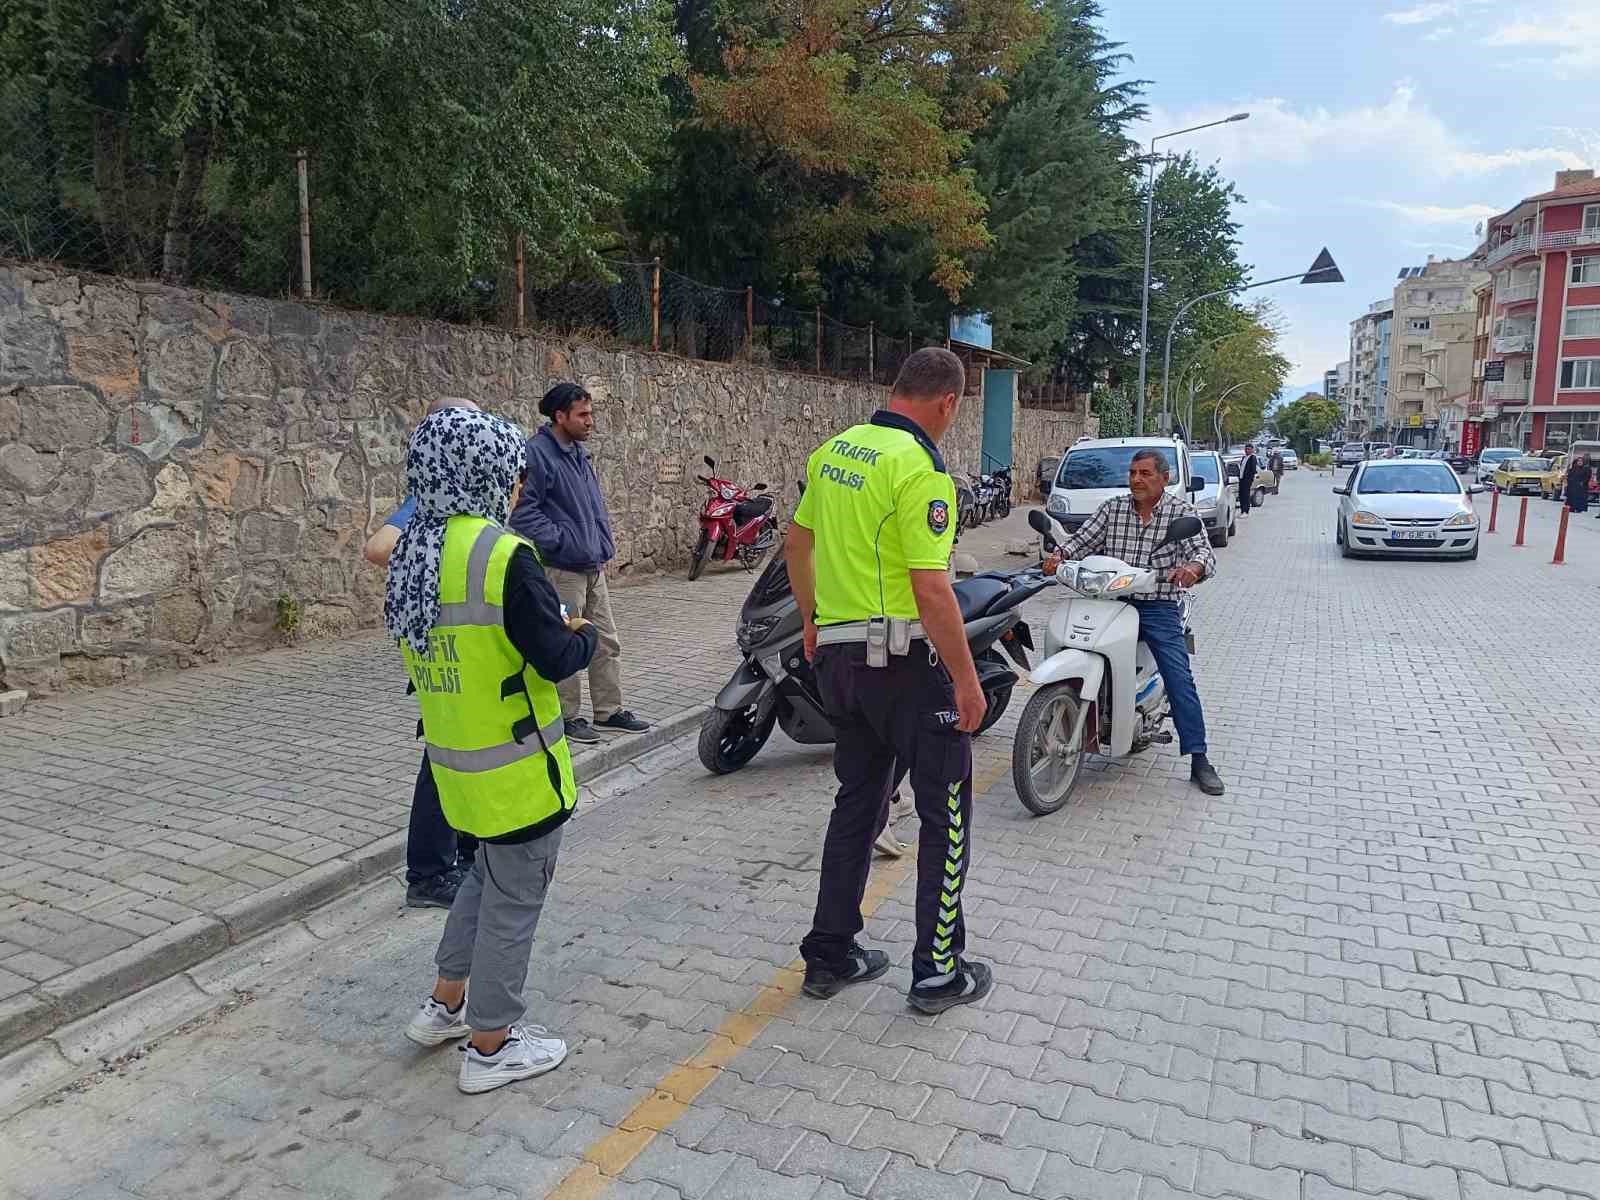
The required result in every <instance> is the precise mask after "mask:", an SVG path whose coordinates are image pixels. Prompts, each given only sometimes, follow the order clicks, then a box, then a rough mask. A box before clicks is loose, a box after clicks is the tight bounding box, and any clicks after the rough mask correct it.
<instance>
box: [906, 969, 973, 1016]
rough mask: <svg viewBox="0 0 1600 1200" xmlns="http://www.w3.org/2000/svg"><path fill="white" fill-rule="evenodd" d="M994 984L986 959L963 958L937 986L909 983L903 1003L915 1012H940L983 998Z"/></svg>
mask: <svg viewBox="0 0 1600 1200" xmlns="http://www.w3.org/2000/svg"><path fill="white" fill-rule="evenodd" d="M992 986H994V972H993V971H991V970H989V967H988V965H987V964H986V963H981V962H968V961H967V960H966V959H962V960H961V963H960V965H959V966H957V968H956V974H955V978H954V979H951V980H949V981H948V982H946V983H941V984H939V986H937V987H919V986H917V985H916V984H912V985H911V990H910V991H909V992H907V993H906V1003H907V1004H909V1005H910V1006H911V1007H912V1008H914V1009H916V1010H917V1011H918V1012H925V1013H929V1014H932V1013H942V1012H943V1011H944V1010H945V1009H947V1008H954V1007H955V1006H956V1005H958V1004H971V1003H973V1002H974V1001H976V1000H982V999H983V998H984V997H985V996H987V995H988V994H989V989H990V988H991V987H992Z"/></svg>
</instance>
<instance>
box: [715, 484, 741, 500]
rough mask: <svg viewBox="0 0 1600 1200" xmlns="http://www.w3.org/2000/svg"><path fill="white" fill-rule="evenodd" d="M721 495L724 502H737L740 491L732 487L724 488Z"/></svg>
mask: <svg viewBox="0 0 1600 1200" xmlns="http://www.w3.org/2000/svg"><path fill="white" fill-rule="evenodd" d="M719 494H720V495H721V496H722V498H723V499H724V500H737V499H738V498H739V493H738V490H737V489H735V488H731V487H725V488H722V489H721V490H720V492H719Z"/></svg>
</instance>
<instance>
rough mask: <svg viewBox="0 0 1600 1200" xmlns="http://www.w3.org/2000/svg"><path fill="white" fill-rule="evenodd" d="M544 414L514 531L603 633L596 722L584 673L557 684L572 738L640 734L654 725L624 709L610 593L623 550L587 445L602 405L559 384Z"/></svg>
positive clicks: (592, 688)
mask: <svg viewBox="0 0 1600 1200" xmlns="http://www.w3.org/2000/svg"><path fill="white" fill-rule="evenodd" d="M539 411H540V412H541V413H543V414H544V415H545V416H546V417H548V418H549V419H550V424H548V425H545V426H543V427H542V428H540V430H539V432H538V433H536V434H534V435H533V436H532V437H531V438H529V439H528V479H527V482H526V483H525V484H524V485H523V488H522V498H521V499H520V500H519V501H518V502H517V507H516V509H515V510H514V511H513V512H512V514H511V528H512V529H514V530H516V532H518V533H520V534H522V536H523V537H525V538H528V539H529V540H530V541H532V542H533V544H534V545H536V546H538V547H539V554H540V556H541V557H542V558H543V559H544V567H545V572H546V574H547V575H549V577H550V582H551V583H553V584H555V588H556V593H557V594H558V595H559V596H560V597H561V603H562V604H564V605H565V606H566V608H567V611H568V612H569V613H570V614H571V615H572V616H574V617H583V618H584V619H585V620H587V621H589V622H590V623H591V624H592V625H593V626H594V627H595V629H596V630H597V631H598V632H599V634H600V644H599V648H598V649H597V650H596V651H595V655H594V659H593V660H592V661H591V662H590V664H589V704H590V706H591V707H592V708H593V709H594V724H593V725H591V724H590V723H589V722H588V721H586V720H584V719H583V718H582V717H580V716H578V709H579V708H580V707H581V705H582V702H583V684H582V683H581V682H580V681H579V679H578V676H577V675H573V676H570V677H569V678H567V679H564V680H562V681H561V682H560V683H559V684H557V689H556V690H557V691H558V692H559V693H560V695H561V716H562V718H563V719H564V721H565V722H566V730H567V737H568V738H569V739H570V740H572V741H574V742H597V741H599V740H600V738H599V735H598V734H597V733H596V732H595V731H596V729H604V730H608V731H612V732H621V733H639V732H642V731H643V730H646V729H648V728H650V726H649V725H648V724H647V723H646V722H644V721H641V720H640V719H639V718H638V717H636V716H634V715H633V714H632V713H631V712H629V711H628V710H627V709H625V708H623V707H622V673H621V668H620V661H619V660H620V656H621V654H622V643H621V642H619V641H618V640H617V623H616V621H615V620H613V619H612V616H611V594H610V593H609V592H608V591H607V590H606V574H605V565H606V563H607V562H609V561H610V559H611V557H612V555H614V554H615V553H616V549H617V548H616V544H615V542H613V541H612V538H611V518H610V517H609V516H608V515H607V514H606V505H605V501H604V500H603V499H602V498H601V495H600V481H599V479H598V478H596V476H595V473H594V465H593V463H591V462H590V461H589V456H588V454H587V453H585V452H584V449H583V443H584V442H586V441H588V440H589V435H590V434H592V433H593V432H594V402H593V400H592V399H591V398H590V396H589V393H588V392H586V391H584V390H583V388H581V387H580V386H578V385H577V384H576V383H558V384H556V386H555V387H553V388H551V389H550V390H549V391H548V392H546V393H545V396H544V399H543V400H541V401H540V402H539Z"/></svg>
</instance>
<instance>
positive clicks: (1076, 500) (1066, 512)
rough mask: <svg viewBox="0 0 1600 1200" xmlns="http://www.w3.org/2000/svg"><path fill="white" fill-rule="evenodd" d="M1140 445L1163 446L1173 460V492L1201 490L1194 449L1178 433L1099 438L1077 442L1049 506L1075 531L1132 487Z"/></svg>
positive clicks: (1184, 495)
mask: <svg viewBox="0 0 1600 1200" xmlns="http://www.w3.org/2000/svg"><path fill="white" fill-rule="evenodd" d="M1140 450H1159V451H1160V452H1161V454H1162V457H1164V458H1165V459H1166V460H1167V468H1168V471H1169V475H1168V481H1167V492H1168V493H1169V494H1171V495H1173V496H1176V497H1178V499H1180V500H1190V499H1191V498H1192V497H1193V496H1194V494H1195V493H1196V492H1198V491H1200V488H1201V486H1202V485H1201V484H1200V483H1199V481H1197V480H1195V478H1194V476H1193V474H1192V472H1191V471H1190V468H1189V449H1188V447H1187V446H1185V445H1184V444H1183V443H1182V442H1181V441H1178V440H1176V439H1175V438H1162V437H1126V438H1093V439H1085V440H1083V441H1080V442H1075V443H1074V444H1073V445H1072V447H1071V448H1070V449H1069V450H1068V451H1067V455H1066V457H1065V458H1063V459H1062V460H1061V469H1060V470H1059V471H1057V472H1056V481H1055V485H1054V486H1053V487H1052V488H1051V489H1050V499H1049V501H1048V502H1047V503H1046V505H1045V511H1047V512H1048V513H1049V514H1050V515H1051V516H1052V517H1054V518H1055V519H1056V520H1058V521H1060V522H1061V524H1062V525H1064V526H1066V528H1067V529H1068V530H1069V531H1071V530H1075V529H1077V528H1078V526H1079V525H1082V524H1083V523H1084V522H1085V521H1087V520H1088V519H1089V514H1090V513H1092V512H1094V510H1095V509H1097V508H1099V507H1100V506H1101V505H1102V504H1104V503H1105V502H1106V501H1107V500H1109V499H1111V498H1112V497H1113V496H1120V495H1123V494H1124V493H1126V492H1127V490H1128V465H1129V464H1130V463H1132V462H1133V456H1134V455H1135V454H1137V453H1138V452H1139V451H1140Z"/></svg>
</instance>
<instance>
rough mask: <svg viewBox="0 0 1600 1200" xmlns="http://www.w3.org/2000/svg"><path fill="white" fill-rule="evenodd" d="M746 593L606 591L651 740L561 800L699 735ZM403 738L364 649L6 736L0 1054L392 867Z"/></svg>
mask: <svg viewBox="0 0 1600 1200" xmlns="http://www.w3.org/2000/svg"><path fill="white" fill-rule="evenodd" d="M752 579H753V576H751V575H750V574H748V573H746V572H745V571H744V570H742V569H739V568H733V569H727V568H720V569H713V570H712V571H710V572H709V573H708V574H707V575H706V576H704V577H703V578H701V579H700V580H699V581H698V582H696V583H692V584H691V583H688V582H687V581H685V580H683V579H660V580H652V581H650V582H647V583H641V584H639V585H636V586H631V587H617V588H614V589H613V591H612V604H613V608H614V610H615V613H616V618H617V625H618V629H619V632H620V635H621V639H622V645H623V670H622V675H623V688H624V697H625V703H626V704H627V705H628V707H629V708H631V709H633V710H634V711H635V712H637V713H639V714H640V715H641V716H643V717H644V718H645V719H647V720H650V721H652V722H654V723H655V729H654V730H652V731H651V733H648V734H641V735H637V736H632V735H616V736H612V735H604V736H606V738H607V740H606V741H605V742H602V743H601V744H600V745H599V746H594V747H578V746H574V747H573V750H574V754H573V761H574V766H575V768H576V770H577V773H578V776H579V778H580V779H583V778H592V777H593V776H594V775H595V774H597V773H599V772H601V771H604V770H607V769H609V768H610V767H612V766H615V765H617V764H618V763H619V762H622V761H626V759H627V758H629V757H632V756H633V755H635V754H637V753H641V752H642V751H643V750H646V749H648V748H649V747H651V746H653V745H657V744H659V743H660V742H662V741H663V740H666V739H667V738H669V737H672V736H675V735H676V734H679V733H683V732H686V731H688V730H689V729H691V728H693V727H695V726H696V725H698V723H699V718H700V712H701V710H702V709H703V707H704V705H705V704H706V703H707V702H708V701H709V700H710V699H711V698H712V697H713V696H715V695H716V692H717V690H718V689H719V688H720V687H721V686H722V684H723V683H724V682H725V681H726V680H727V677H728V675H729V673H730V672H731V671H732V669H733V666H734V664H735V662H736V660H737V650H736V648H735V646H734V641H733V630H734V621H735V618H736V616H737V613H738V610H739V606H740V604H741V603H742V602H743V600H744V597H745V594H746V593H747V592H748V590H749V587H750V584H751V582H752ZM585 695H586V696H587V691H586V692H585ZM415 730H416V702H415V701H414V700H413V699H412V698H411V697H409V696H407V695H406V694H405V672H404V670H403V668H402V665H401V661H400V656H399V655H398V654H397V653H396V651H395V650H394V648H393V647H392V646H391V645H390V643H389V642H388V641H387V639H386V638H385V637H384V636H383V635H382V634H379V633H370V634H365V635H362V636H358V637H354V638H351V639H349V640H345V641H338V642H319V643H316V644H314V645H309V646H303V647H296V648H293V649H284V650H277V651H272V652H269V653H265V654H260V655H255V656H251V657H246V658H240V659H238V660H236V661H233V662H227V663H224V664H221V665H219V666H214V667H201V668H197V669H194V670H190V671H185V672H182V673H179V674H174V675H165V676H161V677H159V678H156V679H153V680H151V681H149V682H146V683H141V684H138V685H136V686H128V687H115V688H106V689H103V690H100V691H96V692H89V693H82V694H76V695H69V696H65V697H61V698H57V699H51V700H42V701H41V700H35V701H31V702H30V703H29V704H28V706H27V708H26V709H25V711H24V712H23V713H22V714H21V715H20V716H16V717H8V718H6V719H5V721H4V722H3V724H0V820H3V821H4V827H5V829H6V834H7V836H6V839H5V842H4V844H3V846H0V1054H4V1053H6V1052H7V1051H9V1050H11V1049H14V1048H15V1047H16V1046H18V1045H20V1044H22V1043H23V1042H25V1041H27V1040H29V1039H32V1038H35V1037H38V1036H40V1035H41V1034H43V1033H45V1032H47V1031H48V1030H49V1029H51V1028H53V1027H55V1026H57V1025H59V1024H62V1023H63V1022H65V1021H68V1020H71V1019H73V1018H75V1017H79V1016H82V1015H84V1014H85V1013H88V1012H91V1011H93V1010H94V1009H97V1008H99V1007H101V1006H103V1005H105V1004H107V1003H109V1002H111V1001H112V1000H115V999H117V998H119V997H121V996H125V995H128V994H130V993H132V992H134V991H137V990H139V989H140V988H141V987H144V986H147V985H148V984H151V983H153V982H155V981H157V980H160V979H162V978H165V977H167V976H168V975H171V974H173V973H174V972H177V971H181V970H183V969H184V968H185V967H188V966H191V965H193V964H194V963H195V962H198V961H200V960H201V959H203V958H206V957H208V956H209V955H211V954H214V953H216V952H217V951H218V950H220V949H221V948H223V947H225V946H227V945H229V944H231V943H236V942H239V941H242V940H244V939H246V938H248V937H250V936H251V935H252V934H255V933H258V932H260V931H261V930H263V929H265V928H268V927H269V926H272V925H275V924H278V923H279V922H281V921H283V920H285V919H287V918H288V917H290V916H292V915H294V914H296V913H298V912H302V911H304V910H305V909H307V908H309V907H312V906H313V905H315V904H318V903H321V902H322V901H324V900H326V899H328V898H329V897H331V896H334V895H336V894H338V893H339V892H342V891H344V890H345V889H347V888H349V887H353V886H355V885H356V884H358V883H360V882H362V881H364V880H367V879H370V878H373V877H374V876H376V875H379V874H382V873H383V872H386V871H389V870H392V869H393V868H395V867H396V866H397V865H398V864H400V863H401V862H402V861H403V859H404V853H405V830H406V824H407V816H408V813H409V810H410V805H411V789H412V783H413V780H414V779H415V777H416V771H417V765H418V761H419V756H420V754H421V750H420V747H419V745H418V743H417V742H416V740H415V738H414V736H413V735H414V733H415Z"/></svg>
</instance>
